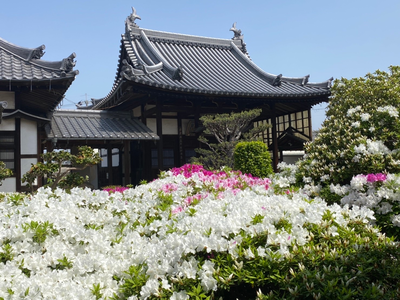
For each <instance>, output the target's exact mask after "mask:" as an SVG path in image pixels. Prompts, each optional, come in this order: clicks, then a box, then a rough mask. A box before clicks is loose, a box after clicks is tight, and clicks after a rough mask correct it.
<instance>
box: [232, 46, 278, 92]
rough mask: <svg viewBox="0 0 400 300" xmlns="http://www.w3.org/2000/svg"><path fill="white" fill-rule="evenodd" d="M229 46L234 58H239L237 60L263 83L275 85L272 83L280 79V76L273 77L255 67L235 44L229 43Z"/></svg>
mask: <svg viewBox="0 0 400 300" xmlns="http://www.w3.org/2000/svg"><path fill="white" fill-rule="evenodd" d="M231 46H232V50H233V52H234V54H236V56H237V57H238V58H239V60H240V61H241V62H242V63H244V64H245V65H247V66H248V67H250V68H251V70H252V71H253V73H254V74H256V75H257V76H258V77H260V78H261V79H263V80H264V81H266V82H268V83H270V84H272V85H275V84H274V82H276V79H277V78H280V77H282V74H280V75H274V74H270V73H267V72H265V71H264V70H262V69H261V68H260V67H259V66H257V65H256V64H255V63H254V62H253V61H252V60H251V59H249V58H248V57H247V56H246V55H245V54H244V53H243V52H242V51H241V50H240V49H239V47H237V46H236V45H235V43H233V41H231Z"/></svg>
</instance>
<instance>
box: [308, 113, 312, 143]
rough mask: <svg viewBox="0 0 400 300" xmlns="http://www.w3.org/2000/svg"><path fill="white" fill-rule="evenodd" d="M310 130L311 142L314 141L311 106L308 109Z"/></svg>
mask: <svg viewBox="0 0 400 300" xmlns="http://www.w3.org/2000/svg"><path fill="white" fill-rule="evenodd" d="M308 128H309V129H308V130H309V136H310V141H312V140H313V134H312V123H311V106H310V107H309V108H308Z"/></svg>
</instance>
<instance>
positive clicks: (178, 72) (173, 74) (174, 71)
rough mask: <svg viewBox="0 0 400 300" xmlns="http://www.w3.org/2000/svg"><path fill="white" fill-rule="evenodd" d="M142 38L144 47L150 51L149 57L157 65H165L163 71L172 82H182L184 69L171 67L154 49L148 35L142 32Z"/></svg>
mask: <svg viewBox="0 0 400 300" xmlns="http://www.w3.org/2000/svg"><path fill="white" fill-rule="evenodd" d="M140 36H141V38H142V40H143V42H144V43H143V44H144V45H143V46H145V48H146V50H147V51H148V53H147V54H148V55H149V56H150V58H151V59H152V60H153V61H154V62H155V63H160V62H161V63H162V64H163V71H164V72H165V73H166V74H167V75H168V77H170V78H171V79H172V80H181V79H182V76H183V74H182V67H181V66H179V67H174V66H171V65H170V64H169V63H168V61H167V60H166V59H165V58H164V57H163V56H162V55H161V53H160V52H158V50H157V49H155V48H154V47H153V45H152V44H151V42H150V41H149V39H148V38H147V35H146V33H145V32H144V31H143V30H142V31H141V32H140Z"/></svg>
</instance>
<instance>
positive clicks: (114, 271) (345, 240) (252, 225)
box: [0, 165, 400, 300]
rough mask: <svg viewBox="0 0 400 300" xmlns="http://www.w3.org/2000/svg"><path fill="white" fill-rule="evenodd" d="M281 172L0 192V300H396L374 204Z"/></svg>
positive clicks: (176, 172)
mask: <svg viewBox="0 0 400 300" xmlns="http://www.w3.org/2000/svg"><path fill="white" fill-rule="evenodd" d="M284 169H285V170H284V172H283V174H284V175H283V177H282V178H279V175H275V176H274V177H273V178H272V179H268V178H264V179H260V178H256V177H253V176H248V175H243V174H241V173H240V172H232V171H215V172H210V171H207V170H205V169H203V167H201V166H199V165H185V166H183V167H181V168H175V169H172V170H170V171H168V172H165V173H163V174H162V177H161V178H160V179H157V180H154V181H153V182H151V183H148V184H143V185H140V186H137V187H136V188H134V189H133V188H129V189H122V188H120V187H116V188H115V189H114V190H113V189H112V188H110V189H108V190H107V191H98V190H96V191H92V190H90V189H79V188H74V189H72V190H71V191H70V192H66V191H63V190H61V189H55V190H51V189H49V188H40V189H39V190H38V191H37V193H36V194H34V195H30V196H25V195H21V194H6V196H5V197H4V199H3V200H2V201H1V202H0V299H21V298H22V299H23V298H26V299H115V300H117V299H130V300H133V299H174V300H177V299H221V298H222V299H237V298H238V299H284V298H285V299H295V298H297V299H327V298H328V297H330V298H332V299H345V298H346V297H350V298H353V299H354V298H359V299H374V298H375V299H396V298H398V297H400V289H399V288H400V287H399V282H400V262H399V260H398V259H397V258H398V257H399V255H400V249H399V245H398V244H397V243H395V242H394V241H393V239H391V238H388V237H385V236H384V235H382V234H381V233H379V231H378V230H377V229H376V228H374V227H372V226H371V225H370V224H371V222H373V221H374V219H375V216H374V214H373V211H372V210H371V209H369V208H368V207H366V206H361V207H360V206H356V205H353V207H352V208H350V205H344V206H343V207H341V206H339V205H337V204H334V205H328V204H327V203H326V202H325V201H323V200H322V199H321V198H319V197H315V196H313V197H311V196H309V189H308V190H307V189H304V190H303V189H300V190H296V191H294V190H293V189H291V188H290V185H291V182H293V175H292V172H291V171H290V167H287V166H284ZM393 184H398V182H397V181H395V182H394V183H393ZM117 189H118V190H117ZM60 212H62V213H60Z"/></svg>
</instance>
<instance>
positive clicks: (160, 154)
mask: <svg viewBox="0 0 400 300" xmlns="http://www.w3.org/2000/svg"><path fill="white" fill-rule="evenodd" d="M156 109H157V112H156V122H157V135H158V136H159V138H160V139H159V140H158V141H157V150H158V169H159V170H163V169H164V163H163V148H164V145H163V137H162V103H161V100H160V99H157V102H156Z"/></svg>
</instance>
